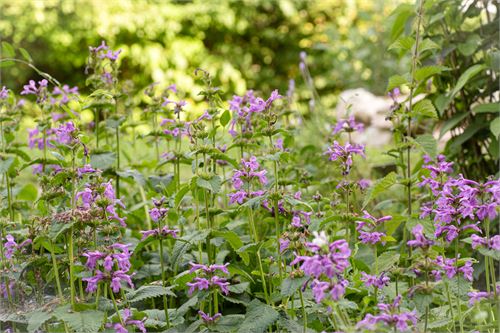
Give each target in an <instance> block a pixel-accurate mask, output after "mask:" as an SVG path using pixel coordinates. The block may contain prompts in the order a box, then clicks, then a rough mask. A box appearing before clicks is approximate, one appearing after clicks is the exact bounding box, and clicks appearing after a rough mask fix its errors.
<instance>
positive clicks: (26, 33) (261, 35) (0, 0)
mask: <svg viewBox="0 0 500 333" xmlns="http://www.w3.org/2000/svg"><path fill="white" fill-rule="evenodd" d="M401 2H408V1H401V0H391V1H387V0H318V1H292V0H275V1H269V0H262V1H261V0H252V1H250V0H241V1H217V0H213V1H207V0H200V1H197V0H195V1H154V0H148V1H147V0H109V1H104V0H95V1H94V0H59V1H51V0H45V1H42V0H16V1H10V0H0V4H1V11H0V15H1V20H0V35H1V36H2V40H5V41H8V42H10V43H12V44H13V45H14V46H15V47H16V46H17V47H23V48H25V49H26V50H28V51H29V52H30V54H31V56H32V57H33V59H34V62H35V65H36V66H37V67H39V68H40V69H41V70H42V71H45V72H47V73H50V74H51V75H52V76H54V77H55V78H57V79H58V80H59V81H60V82H62V83H66V84H69V85H72V86H73V85H78V86H79V87H80V89H83V90H84V88H85V87H83V83H84V80H85V74H84V68H85V59H86V57H87V53H88V47H89V46H90V45H98V44H100V42H101V40H106V41H107V43H108V44H109V45H111V46H112V47H113V48H114V49H117V48H121V49H122V50H123V52H122V55H121V60H120V61H121V71H122V73H121V78H122V79H124V80H132V81H133V82H134V83H135V86H136V87H137V88H143V87H144V86H146V85H148V84H150V83H151V82H153V81H159V82H164V83H177V85H178V86H179V87H180V88H181V89H182V90H185V91H188V90H192V89H193V88H194V87H196V82H195V80H194V75H193V72H194V70H195V69H196V68H197V67H201V68H203V69H205V70H208V71H209V72H210V73H211V74H213V75H214V76H215V77H216V80H217V81H218V82H217V83H218V84H221V85H222V86H223V89H224V91H226V92H227V93H228V97H229V96H230V95H229V94H232V93H238V94H242V93H243V92H244V91H245V90H246V89H252V88H254V89H257V90H261V91H263V92H266V93H267V92H269V91H270V90H271V89H274V88H278V89H279V90H280V92H282V93H284V92H285V91H286V89H287V85H288V81H289V79H292V78H293V79H296V80H297V84H298V85H300V84H301V81H302V80H301V79H300V71H299V66H298V64H299V53H300V52H301V51H305V52H307V54H308V64H309V66H310V70H311V74H312V76H313V77H314V80H315V85H316V87H317V89H318V91H319V93H320V95H322V96H323V103H324V104H325V106H331V105H333V103H334V102H335V95H336V94H337V93H338V92H339V91H342V90H345V89H348V88H354V87H365V88H367V89H369V90H370V91H373V92H374V93H376V94H383V93H384V90H385V88H386V82H387V79H388V78H389V76H391V75H392V74H395V73H398V71H400V68H401V67H402V66H406V63H405V61H406V59H402V60H401V59H399V60H397V59H396V58H395V57H393V56H391V55H390V54H388V53H387V52H386V49H387V46H388V45H387V43H389V42H390V38H388V36H389V35H390V31H388V30H389V27H390V26H391V24H392V20H393V18H392V17H390V13H391V11H392V10H393V9H394V8H395V7H396V6H397V5H398V4H400V3H401ZM1 74H2V76H1V80H2V84H3V85H6V86H8V87H9V88H12V89H14V90H15V91H16V90H17V91H19V90H20V89H21V87H22V85H23V84H24V83H25V82H27V80H29V79H31V78H36V75H35V73H34V72H33V71H31V70H30V69H29V68H27V67H19V66H15V67H12V68H5V69H2V73H1ZM307 93H308V92H307V91H305V92H303V94H307ZM303 97H306V98H307V96H303Z"/></svg>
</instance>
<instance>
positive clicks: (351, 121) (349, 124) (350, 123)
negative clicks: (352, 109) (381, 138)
mask: <svg viewBox="0 0 500 333" xmlns="http://www.w3.org/2000/svg"><path fill="white" fill-rule="evenodd" d="M364 128H365V126H364V125H363V123H358V122H356V119H355V118H354V116H353V115H350V116H349V118H348V119H340V120H339V121H338V122H337V124H336V125H335V127H334V129H333V134H337V133H340V132H342V131H344V132H346V133H351V132H362V131H363V130H364Z"/></svg>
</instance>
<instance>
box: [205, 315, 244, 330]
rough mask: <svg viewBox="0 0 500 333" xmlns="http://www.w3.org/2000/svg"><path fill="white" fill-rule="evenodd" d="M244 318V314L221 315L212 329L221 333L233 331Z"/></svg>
mask: <svg viewBox="0 0 500 333" xmlns="http://www.w3.org/2000/svg"><path fill="white" fill-rule="evenodd" d="M244 319H245V316H244V315H239V314H233V315H225V316H222V317H221V318H220V319H219V320H218V321H217V323H216V324H215V325H213V326H212V329H213V330H214V331H216V332H221V333H229V332H234V331H235V330H236V329H237V328H238V326H240V324H241V323H242V322H243V320H244Z"/></svg>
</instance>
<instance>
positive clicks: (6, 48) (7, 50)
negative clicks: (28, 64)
mask: <svg viewBox="0 0 500 333" xmlns="http://www.w3.org/2000/svg"><path fill="white" fill-rule="evenodd" d="M1 55H2V58H14V57H15V56H16V51H15V50H14V48H13V47H12V45H10V43H8V42H2V54H1Z"/></svg>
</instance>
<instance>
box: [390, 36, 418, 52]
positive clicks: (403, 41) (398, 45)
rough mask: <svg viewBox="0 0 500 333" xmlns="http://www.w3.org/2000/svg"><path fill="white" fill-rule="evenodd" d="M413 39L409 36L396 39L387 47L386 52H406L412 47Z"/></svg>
mask: <svg viewBox="0 0 500 333" xmlns="http://www.w3.org/2000/svg"><path fill="white" fill-rule="evenodd" d="M414 43H415V39H414V38H413V37H411V36H403V37H400V38H398V39H397V40H396V41H395V42H394V43H392V44H391V45H389V47H388V50H402V51H408V50H410V49H411V48H412V47H413V44H414Z"/></svg>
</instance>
